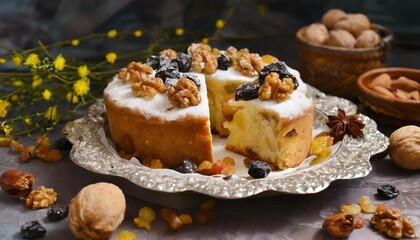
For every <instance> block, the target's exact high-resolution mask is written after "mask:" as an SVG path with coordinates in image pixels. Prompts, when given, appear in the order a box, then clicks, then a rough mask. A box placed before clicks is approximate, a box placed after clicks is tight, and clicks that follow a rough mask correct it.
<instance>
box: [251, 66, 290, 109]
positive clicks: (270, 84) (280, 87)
mask: <svg viewBox="0 0 420 240" xmlns="http://www.w3.org/2000/svg"><path fill="white" fill-rule="evenodd" d="M293 92H294V85H293V80H292V79H291V78H284V79H280V75H279V74H278V73H276V72H271V73H269V74H268V75H267V76H266V77H265V80H264V84H263V85H262V86H261V87H260V88H259V90H258V95H259V99H260V100H261V101H265V100H270V99H276V100H277V101H279V102H281V101H283V100H284V99H286V98H287V96H288V95H289V94H292V93H293Z"/></svg>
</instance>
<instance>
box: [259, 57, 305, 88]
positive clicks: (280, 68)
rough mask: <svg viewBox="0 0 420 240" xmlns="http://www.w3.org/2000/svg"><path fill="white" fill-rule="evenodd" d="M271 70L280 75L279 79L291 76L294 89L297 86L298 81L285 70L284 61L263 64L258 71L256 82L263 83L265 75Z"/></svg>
mask: <svg viewBox="0 0 420 240" xmlns="http://www.w3.org/2000/svg"><path fill="white" fill-rule="evenodd" d="M271 72H276V73H278V74H279V75H280V79H283V78H291V79H292V81H293V85H294V89H295V90H296V88H298V87H299V82H298V81H297V79H296V77H295V76H294V75H293V74H291V73H290V72H289V71H288V70H287V66H286V64H285V63H284V62H275V63H272V64H270V65H267V66H265V67H264V68H263V69H262V70H261V72H260V76H259V78H258V82H259V83H260V84H264V80H265V77H266V76H267V75H268V74H269V73H271Z"/></svg>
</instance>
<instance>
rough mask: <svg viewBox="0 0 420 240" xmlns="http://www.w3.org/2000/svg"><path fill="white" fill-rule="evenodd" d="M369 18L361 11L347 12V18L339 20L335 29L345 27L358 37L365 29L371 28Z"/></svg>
mask: <svg viewBox="0 0 420 240" xmlns="http://www.w3.org/2000/svg"><path fill="white" fill-rule="evenodd" d="M370 27H371V24H370V21H369V18H368V17H367V16H366V15H364V14H361V13H356V14H347V18H345V19H343V20H340V21H338V22H337V23H336V24H335V25H334V29H343V30H347V31H349V32H350V33H351V34H353V36H355V37H358V36H360V34H362V33H363V32H364V31H365V30H368V29H370Z"/></svg>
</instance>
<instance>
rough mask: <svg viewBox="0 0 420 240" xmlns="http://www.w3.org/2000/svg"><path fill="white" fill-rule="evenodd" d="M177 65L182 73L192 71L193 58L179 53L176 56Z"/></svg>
mask: <svg viewBox="0 0 420 240" xmlns="http://www.w3.org/2000/svg"><path fill="white" fill-rule="evenodd" d="M176 63H177V64H178V68H179V71H180V72H188V71H190V69H191V63H192V57H191V56H190V55H188V54H186V53H183V52H178V53H177V54H176Z"/></svg>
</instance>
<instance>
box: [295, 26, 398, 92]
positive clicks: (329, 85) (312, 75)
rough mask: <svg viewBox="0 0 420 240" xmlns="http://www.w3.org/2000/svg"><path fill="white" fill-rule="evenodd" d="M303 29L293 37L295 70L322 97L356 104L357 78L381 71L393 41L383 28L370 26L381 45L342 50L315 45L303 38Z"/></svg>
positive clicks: (340, 48)
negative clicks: (324, 94)
mask: <svg viewBox="0 0 420 240" xmlns="http://www.w3.org/2000/svg"><path fill="white" fill-rule="evenodd" d="M307 27H308V26H305V27H303V28H301V29H299V30H298V31H297V33H296V39H297V57H298V58H297V60H298V67H297V69H298V70H299V72H300V73H301V76H302V79H303V81H305V82H306V83H308V84H310V85H312V86H314V87H316V88H318V89H319V90H321V91H322V92H324V93H327V94H330V95H335V96H339V97H343V98H347V99H350V100H356V99H357V97H358V92H357V90H358V89H357V83H356V81H357V78H358V77H359V76H360V75H361V74H362V73H364V72H366V71H368V70H371V69H375V68H382V67H385V62H386V56H387V53H388V50H389V48H390V45H391V42H392V40H393V34H392V32H391V31H390V30H388V29H387V28H385V27H383V26H380V25H377V24H374V25H373V28H372V29H373V30H374V31H376V32H377V33H378V34H379V35H380V36H381V39H382V40H381V43H380V44H379V45H377V46H375V47H373V48H359V49H358V48H354V49H348V48H342V47H333V46H327V45H316V44H312V43H310V42H308V41H307V40H306V39H305V38H304V32H305V31H306V28H307Z"/></svg>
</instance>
